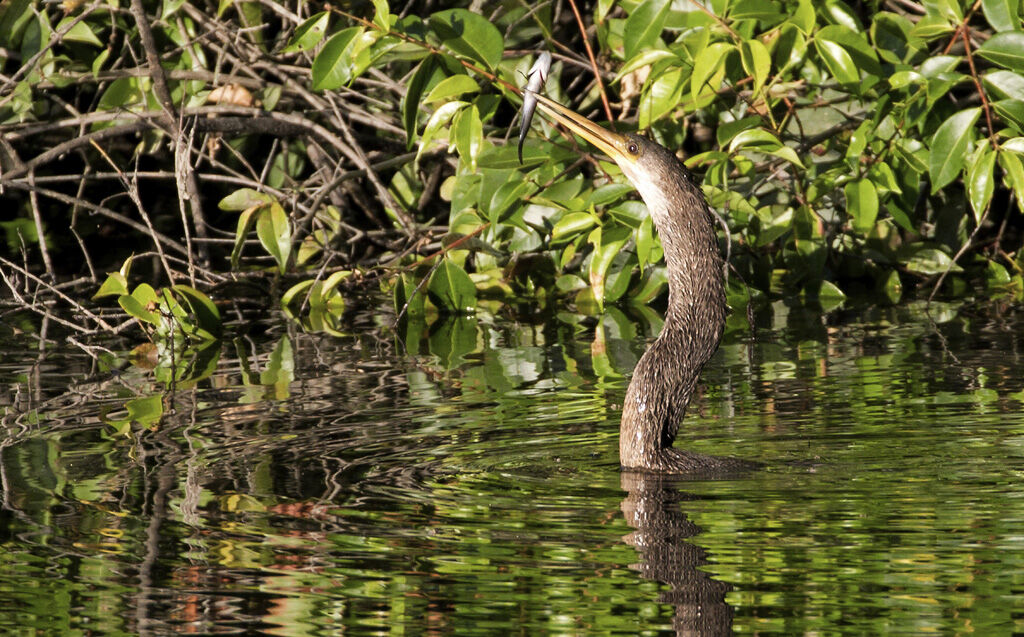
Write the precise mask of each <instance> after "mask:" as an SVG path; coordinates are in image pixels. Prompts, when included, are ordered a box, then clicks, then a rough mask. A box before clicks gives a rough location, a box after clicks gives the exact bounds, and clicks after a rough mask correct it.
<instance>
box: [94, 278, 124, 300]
mask: <svg viewBox="0 0 1024 637" xmlns="http://www.w3.org/2000/svg"><path fill="white" fill-rule="evenodd" d="M115 294H116V295H118V296H121V295H122V294H128V280H127V279H125V276H124V275H123V274H121V273H120V272H108V273H107V279H106V281H104V282H103V285H101V286H100V289H99V290H98V291H97V292H96V294H94V295H93V296H92V300H94V301H95V300H96V299H101V298H103V297H105V296H113V295H115Z"/></svg>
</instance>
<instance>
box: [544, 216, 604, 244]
mask: <svg viewBox="0 0 1024 637" xmlns="http://www.w3.org/2000/svg"><path fill="white" fill-rule="evenodd" d="M595 225H597V219H596V218H595V217H594V215H592V214H590V213H589V212H570V213H569V214H567V215H564V216H563V217H562V218H561V219H559V220H558V222H557V223H556V224H555V227H554V228H552V229H551V240H552V241H560V240H563V239H572V238H575V237H576V236H577V235H579V234H581V233H584V232H589V231H590V229H591V228H593V227H594V226H595Z"/></svg>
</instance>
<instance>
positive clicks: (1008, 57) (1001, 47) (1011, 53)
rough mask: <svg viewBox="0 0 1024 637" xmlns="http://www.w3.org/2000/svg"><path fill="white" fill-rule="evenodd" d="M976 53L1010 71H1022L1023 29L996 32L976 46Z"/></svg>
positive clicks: (1023, 57) (1023, 62)
mask: <svg viewBox="0 0 1024 637" xmlns="http://www.w3.org/2000/svg"><path fill="white" fill-rule="evenodd" d="M1017 28H1018V29H1019V28H1020V25H1018V26H1017ZM977 54H978V55H980V56H981V57H983V58H985V59H986V60H988V61H990V62H993V63H995V64H998V65H999V66H1001V67H1003V68H1007V69H1010V70H1011V71H1024V31H1002V32H1000V33H997V34H995V35H993V36H992V37H991V38H989V39H987V40H985V42H984V43H982V45H981V46H980V47H978V50H977Z"/></svg>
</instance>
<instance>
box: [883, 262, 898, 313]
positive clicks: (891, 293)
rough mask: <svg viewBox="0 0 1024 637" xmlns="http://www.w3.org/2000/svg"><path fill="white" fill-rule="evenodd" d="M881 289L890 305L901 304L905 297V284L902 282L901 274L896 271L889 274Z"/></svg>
mask: <svg viewBox="0 0 1024 637" xmlns="http://www.w3.org/2000/svg"><path fill="white" fill-rule="evenodd" d="M881 287H882V293H883V294H884V295H885V298H887V299H889V302H890V303H892V304H893V305H896V304H897V303H899V302H900V298H901V297H902V296H903V282H902V281H900V273H899V272H897V271H896V270H893V271H891V272H889V275H888V276H886V277H885V280H884V281H883V282H882V286H881Z"/></svg>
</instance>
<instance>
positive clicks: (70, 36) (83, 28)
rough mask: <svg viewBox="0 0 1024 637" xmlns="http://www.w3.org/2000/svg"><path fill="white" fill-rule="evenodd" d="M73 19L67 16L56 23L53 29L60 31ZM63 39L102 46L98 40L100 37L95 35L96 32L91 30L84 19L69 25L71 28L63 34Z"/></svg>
mask: <svg viewBox="0 0 1024 637" xmlns="http://www.w3.org/2000/svg"><path fill="white" fill-rule="evenodd" d="M74 19H75V18H74V16H67V17H66V18H64V19H63V20H61V21H60V22H59V23H57V28H56V29H55V30H56V31H60V30H61V29H63V28H64V27H65V26H67V25H68V24H69V23H70V22H71V21H72V20H74ZM63 40H65V41H67V42H78V43H80V44H89V45H91V46H95V47H97V48H103V43H102V42H100V39H99V38H97V37H96V34H95V33H93V32H92V29H90V28H89V25H88V24H87V23H86V22H85V21H84V20H83V21H81V22H79V23H78V24H76V25H75V26H73V27H71V30H70V31H68V32H67V33H65V34H64V36H63Z"/></svg>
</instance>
